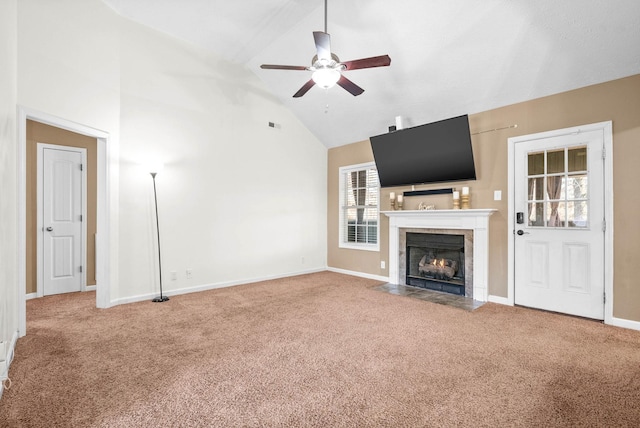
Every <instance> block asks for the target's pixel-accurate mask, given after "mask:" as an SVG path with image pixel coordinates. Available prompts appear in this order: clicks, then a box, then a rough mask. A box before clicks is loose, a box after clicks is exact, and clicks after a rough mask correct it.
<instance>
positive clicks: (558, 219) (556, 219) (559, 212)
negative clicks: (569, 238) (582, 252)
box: [546, 201, 567, 227]
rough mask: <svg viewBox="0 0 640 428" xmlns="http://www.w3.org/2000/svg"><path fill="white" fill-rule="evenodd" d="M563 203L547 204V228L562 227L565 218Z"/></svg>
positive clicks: (564, 204)
mask: <svg viewBox="0 0 640 428" xmlns="http://www.w3.org/2000/svg"><path fill="white" fill-rule="evenodd" d="M566 207H567V205H566V203H565V202H559V201H556V202H547V210H546V211H547V227H564V226H565V219H566V218H567V215H566V212H567V209H566Z"/></svg>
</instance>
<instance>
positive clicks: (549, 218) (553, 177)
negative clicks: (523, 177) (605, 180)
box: [527, 146, 589, 229]
mask: <svg viewBox="0 0 640 428" xmlns="http://www.w3.org/2000/svg"><path fill="white" fill-rule="evenodd" d="M527 160H528V176H527V177H528V180H529V189H528V197H527V202H528V205H529V222H528V225H529V227H553V228H583V229H584V228H588V227H589V187H588V184H589V182H588V175H589V173H588V171H587V148H586V147H585V146H579V147H570V148H564V149H554V150H545V151H543V152H532V153H529V155H528V159H527Z"/></svg>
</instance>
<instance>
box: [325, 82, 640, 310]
mask: <svg viewBox="0 0 640 428" xmlns="http://www.w3.org/2000/svg"><path fill="white" fill-rule="evenodd" d="M609 120H611V121H612V122H613V165H614V177H613V181H614V183H613V184H614V225H613V226H614V266H613V269H614V305H613V306H614V308H613V316H614V317H616V318H621V319H627V320H632V321H640V285H638V281H637V273H636V269H635V268H634V259H635V258H637V255H638V254H640V223H639V222H638V221H637V220H636V218H635V217H636V216H635V212H636V210H637V209H638V208H639V207H640V195H639V193H638V192H637V191H635V187H636V183H637V181H638V180H637V179H635V178H633V173H634V172H635V170H636V164H637V163H638V160H640V75H635V76H631V77H627V78H624V79H619V80H615V81H611V82H606V83H602V84H599V85H594V86H589V87H586V88H581V89H577V90H573V91H569V92H564V93H561V94H557V95H552V96H549V97H544V98H540V99H536V100H531V101H526V102H523V103H519V104H514V105H510V106H506V107H502V108H498V109H495V110H490V111H486V112H481V113H477V114H471V115H469V121H470V127H471V133H472V134H473V133H477V132H482V131H485V130H491V129H496V128H502V127H507V126H511V125H516V124H517V125H518V127H517V128H510V129H505V130H501V131H494V132H485V133H481V134H477V135H474V136H473V137H472V143H473V150H474V158H475V162H476V173H477V177H478V179H477V180H476V181H470V182H457V183H454V184H452V183H445V184H433V185H424V186H416V189H437V188H442V187H461V186H463V185H468V186H470V187H471V196H472V200H471V206H472V207H473V208H495V209H497V210H498V211H497V212H496V213H495V214H494V215H493V216H492V217H491V221H490V236H489V239H490V241H489V245H490V254H489V294H490V295H494V296H501V297H506V296H507V262H508V260H507V258H508V255H507V247H508V238H509V234H508V231H507V212H508V205H507V204H508V201H507V196H508V195H507V188H508V175H507V168H508V164H507V139H508V138H510V137H515V136H520V135H527V134H532V133H537V132H543V131H550V130H554V129H562V128H568V127H571V126H578V125H585V124H590V123H596V122H604V121H609ZM372 160H373V154H372V152H371V148H370V144H369V141H368V140H367V141H363V142H358V143H354V144H351V145H347V146H342V147H337V148H334V149H331V150H330V151H329V158H328V201H327V209H328V213H327V214H328V222H327V225H328V255H327V262H328V266H329V267H332V268H338V269H345V270H350V271H356V272H362V273H366V274H371V275H381V276H385V277H386V276H388V272H387V270H386V269H381V268H380V262H381V261H388V260H387V259H388V252H389V245H388V242H389V239H388V222H387V219H386V217H384V216H382V217H383V218H382V219H381V220H382V221H381V231H380V234H381V239H380V241H381V245H380V252H379V253H377V252H369V251H354V250H344V249H340V248H338V168H339V167H341V166H344V165H350V164H357V163H362V162H368V161H372ZM404 190H410V189H409V188H408V187H398V188H386V189H382V191H381V201H382V206H381V209H382V210H387V209H389V202H388V201H389V197H388V195H389V192H391V191H396V192H398V191H404ZM494 190H501V191H502V195H503V199H502V201H494V200H493V192H494ZM421 201H428V202H429V203H433V204H435V205H436V208H441V209H446V208H451V202H450V197H448V196H446V195H445V196H431V197H413V198H407V200H406V202H405V209H415V208H417V205H418V204H419V203H420V202H421Z"/></svg>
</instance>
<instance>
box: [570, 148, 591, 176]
mask: <svg viewBox="0 0 640 428" xmlns="http://www.w3.org/2000/svg"><path fill="white" fill-rule="evenodd" d="M568 163H569V172H576V171H586V170H587V148H586V147H575V148H572V149H569V152H568Z"/></svg>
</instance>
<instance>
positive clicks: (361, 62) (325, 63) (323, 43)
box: [260, 0, 391, 98]
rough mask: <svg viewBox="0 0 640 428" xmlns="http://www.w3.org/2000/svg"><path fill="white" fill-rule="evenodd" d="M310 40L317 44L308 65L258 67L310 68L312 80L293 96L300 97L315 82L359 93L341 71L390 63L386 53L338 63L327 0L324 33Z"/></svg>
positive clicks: (358, 89)
mask: <svg viewBox="0 0 640 428" xmlns="http://www.w3.org/2000/svg"><path fill="white" fill-rule="evenodd" d="M313 40H314V41H315V44H316V51H317V54H316V55H315V56H314V57H313V59H312V60H311V67H305V66H302V65H274V64H262V65H261V66H260V68H262V69H266V70H299V71H305V70H308V71H311V72H312V73H313V74H312V75H311V79H310V80H309V81H308V82H307V83H305V84H304V85H303V86H302V88H300V89H299V90H298V92H296V93H295V94H294V95H293V97H294V98H299V97H301V96H303V95H304V94H306V93H307V92H308V91H309V89H311V88H312V87H313V86H314V85H316V84H317V85H318V86H320V87H322V88H324V89H329V88H331V87H332V86H334V85H335V84H336V83H337V84H338V85H340V86H342V87H343V88H344V89H346V90H347V92H349V93H351V94H352V95H354V96H357V95H360V94H361V93H363V92H364V89H362V88H361V87H360V86H358V85H356V84H355V83H353V82H352V81H351V80H349V79H347V78H346V77H344V76H343V75H342V72H343V71H350V70H358V69H362V68H373V67H385V66H388V65H389V64H391V58H389V55H381V56H374V57H370V58H362V59H356V60H352V61H345V62H340V59H339V58H338V56H337V55H336V54H334V53H333V52H331V36H330V35H329V34H328V33H327V0H324V32H322V31H314V32H313Z"/></svg>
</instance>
